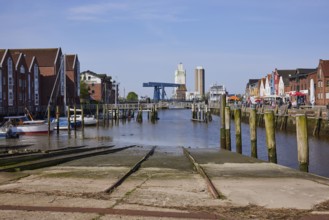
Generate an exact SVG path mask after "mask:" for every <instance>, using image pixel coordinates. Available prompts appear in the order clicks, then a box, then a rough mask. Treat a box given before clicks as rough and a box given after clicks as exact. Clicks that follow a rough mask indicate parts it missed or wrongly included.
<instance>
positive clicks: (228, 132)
mask: <svg viewBox="0 0 329 220" xmlns="http://www.w3.org/2000/svg"><path fill="white" fill-rule="evenodd" d="M225 138H226V150H229V151H230V150H231V149H232V148H231V110H230V107H229V106H226V107H225Z"/></svg>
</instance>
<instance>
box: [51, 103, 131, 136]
mask: <svg viewBox="0 0 329 220" xmlns="http://www.w3.org/2000/svg"><path fill="white" fill-rule="evenodd" d="M67 108H68V109H69V106H68V107H67ZM119 111H120V110H119V107H116V108H113V107H112V108H111V114H112V117H111V118H110V117H109V109H108V107H107V105H103V117H102V119H103V124H105V122H106V120H109V119H111V120H112V121H113V120H118V119H119V117H120V114H119ZM123 111H124V115H126V113H127V112H128V111H130V109H124V110H123ZM132 111H133V109H132ZM47 113H48V115H47V121H48V134H50V132H51V130H50V124H51V114H50V113H51V108H50V106H49V107H48V110H47ZM73 115H74V117H73V118H74V119H73V120H74V121H73V122H74V125H75V126H76V122H77V119H76V118H77V117H76V116H77V108H76V106H75V105H74V108H73ZM59 116H60V107H59V106H56V119H57V129H56V130H57V133H59ZM95 117H96V119H97V124H96V125H97V126H99V120H98V119H99V105H96V116H95ZM81 118H82V121H81V126H82V129H84V127H85V124H84V118H85V117H84V109H83V108H82V107H81ZM67 122H68V127H67V129H68V131H70V130H71V126H70V124H71V114H70V111H69V110H68V111H67ZM74 129H76V127H75V128H74Z"/></svg>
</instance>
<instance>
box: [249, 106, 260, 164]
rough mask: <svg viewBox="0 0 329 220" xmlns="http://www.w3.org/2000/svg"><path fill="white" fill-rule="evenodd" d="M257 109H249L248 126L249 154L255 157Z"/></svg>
mask: <svg viewBox="0 0 329 220" xmlns="http://www.w3.org/2000/svg"><path fill="white" fill-rule="evenodd" d="M256 122H257V111H256V109H250V114H249V127H250V142H251V145H250V146H251V156H252V157H254V158H257V157H258V156H257V124H256Z"/></svg>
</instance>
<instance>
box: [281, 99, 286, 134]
mask: <svg viewBox="0 0 329 220" xmlns="http://www.w3.org/2000/svg"><path fill="white" fill-rule="evenodd" d="M287 121H288V105H286V107H285V108H284V111H283V114H282V115H281V126H280V130H281V131H282V130H283V129H284V130H286V128H287Z"/></svg>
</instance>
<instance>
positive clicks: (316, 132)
mask: <svg viewBox="0 0 329 220" xmlns="http://www.w3.org/2000/svg"><path fill="white" fill-rule="evenodd" d="M321 113H322V112H321V108H319V110H318V112H317V114H316V116H315V125H314V129H313V136H317V135H319V133H320V128H321Z"/></svg>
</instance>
